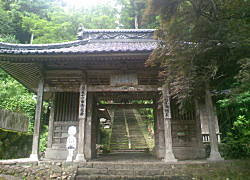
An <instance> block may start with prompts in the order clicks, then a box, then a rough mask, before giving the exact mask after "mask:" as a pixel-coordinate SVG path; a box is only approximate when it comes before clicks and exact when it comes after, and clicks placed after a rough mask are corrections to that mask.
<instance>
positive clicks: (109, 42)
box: [0, 29, 217, 162]
mask: <svg viewBox="0 0 250 180" xmlns="http://www.w3.org/2000/svg"><path fill="white" fill-rule="evenodd" d="M153 33H154V30H151V29H137V30H133V29H131V30H119V29H117V30H86V29H85V30H81V31H80V32H79V34H78V40H77V41H73V42H67V43H58V44H46V45H17V44H6V43H1V44H0V67H1V68H2V69H4V70H5V71H6V72H7V73H9V74H10V75H12V76H13V77H14V78H15V79H17V80H18V81H19V82H20V83H22V84H23V85H24V86H25V87H27V88H28V89H30V90H31V91H33V92H36V93H37V107H36V117H35V127H34V137H33V147H32V154H31V158H32V159H33V160H38V158H39V157H38V149H39V148H38V147H39V136H40V122H41V111H42V103H43V100H46V101H50V102H51V109H50V118H49V137H48V147H47V150H46V156H45V157H46V158H48V159H66V157H67V150H66V147H65V144H66V139H67V136H68V133H67V131H68V127H69V126H75V127H76V128H77V134H76V137H77V149H76V154H75V161H83V162H84V161H86V160H89V159H93V158H95V157H96V144H97V141H98V131H97V129H98V128H97V127H98V124H99V118H100V114H99V113H100V112H98V109H100V108H101V107H102V108H103V107H104V108H106V109H112V108H117V107H118V108H125V109H126V108H131V109H135V108H153V110H154V118H155V150H154V152H155V155H156V157H158V158H161V159H164V161H166V162H169V161H176V159H197V158H203V157H205V151H204V147H203V144H202V136H201V124H200V114H199V108H197V107H196V108H192V109H189V110H187V111H185V113H184V114H183V113H181V112H180V111H179V110H178V108H177V106H176V104H175V102H174V101H173V100H172V99H171V97H170V95H169V89H168V87H167V86H163V85H162V82H161V81H160V79H159V76H158V72H159V67H145V61H146V60H147V58H148V56H149V55H150V53H151V52H152V51H153V50H154V49H155V48H156V47H157V45H158V43H159V41H158V40H155V39H153ZM132 100H149V101H151V102H153V103H152V104H134V103H131V101H132ZM101 101H107V102H111V103H109V104H101V103H100V102H101ZM193 107H195V103H193ZM213 137H214V136H213ZM213 140H214V139H213ZM216 141H217V140H216V139H215V140H214V141H213V142H216ZM215 150H216V149H215Z"/></svg>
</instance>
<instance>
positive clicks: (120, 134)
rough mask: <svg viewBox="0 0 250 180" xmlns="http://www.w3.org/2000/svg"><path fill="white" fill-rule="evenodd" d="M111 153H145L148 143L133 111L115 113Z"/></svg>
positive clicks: (126, 110)
mask: <svg viewBox="0 0 250 180" xmlns="http://www.w3.org/2000/svg"><path fill="white" fill-rule="evenodd" d="M110 148H111V151H144V150H145V149H146V148H148V147H147V143H146V141H145V138H144V136H143V133H142V132H141V129H140V127H139V125H138V122H137V120H136V117H135V115H134V112H133V110H132V109H120V110H115V112H114V122H113V127H112V135H111V143H110Z"/></svg>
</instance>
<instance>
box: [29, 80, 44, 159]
mask: <svg viewBox="0 0 250 180" xmlns="http://www.w3.org/2000/svg"><path fill="white" fill-rule="evenodd" d="M43 89H44V78H43V77H42V78H41V79H40V81H39V82H38V88H37V103H36V114H35V124H34V133H33V143H32V152H31V155H30V159H31V160H34V161H38V159H39V157H38V155H39V142H40V126H41V114H42V107H43Z"/></svg>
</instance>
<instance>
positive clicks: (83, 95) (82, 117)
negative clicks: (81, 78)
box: [75, 82, 87, 162]
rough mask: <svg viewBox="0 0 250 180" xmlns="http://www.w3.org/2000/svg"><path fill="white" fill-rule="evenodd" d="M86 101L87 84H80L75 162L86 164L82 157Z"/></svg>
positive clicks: (83, 156)
mask: <svg viewBox="0 0 250 180" xmlns="http://www.w3.org/2000/svg"><path fill="white" fill-rule="evenodd" d="M86 100H87V84H86V83H85V82H82V83H81V85H80V98H79V101H80V102H79V132H78V134H79V136H78V152H77V155H76V159H75V161H79V162H86V159H85V155H84V144H85V136H84V133H85V121H86Z"/></svg>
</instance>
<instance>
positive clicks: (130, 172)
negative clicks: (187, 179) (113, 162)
mask: <svg viewBox="0 0 250 180" xmlns="http://www.w3.org/2000/svg"><path fill="white" fill-rule="evenodd" d="M169 174H170V173H169V171H167V170H166V171H165V170H164V169H162V168H160V169H149V168H148V169H133V168H128V169H124V168H123V169H114V168H109V167H106V168H78V171H77V175H119V176H163V175H165V176H166V175H169Z"/></svg>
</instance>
